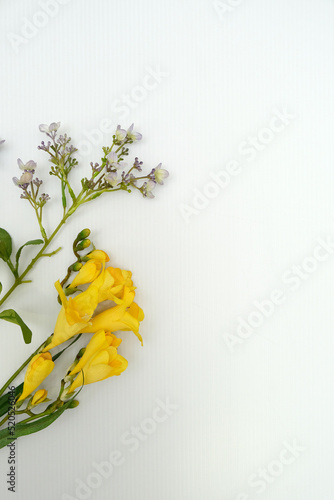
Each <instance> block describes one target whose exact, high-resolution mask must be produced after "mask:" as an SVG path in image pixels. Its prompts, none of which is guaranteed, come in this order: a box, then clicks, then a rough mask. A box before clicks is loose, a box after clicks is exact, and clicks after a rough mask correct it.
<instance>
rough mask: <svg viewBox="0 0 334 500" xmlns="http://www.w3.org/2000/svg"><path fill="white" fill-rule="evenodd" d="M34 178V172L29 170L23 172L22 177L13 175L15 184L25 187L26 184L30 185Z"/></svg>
mask: <svg viewBox="0 0 334 500" xmlns="http://www.w3.org/2000/svg"><path fill="white" fill-rule="evenodd" d="M32 179H33V174H32V173H31V172H28V171H27V172H23V174H22V175H21V177H20V178H19V179H18V178H17V177H13V182H14V184H15V186H20V187H24V186H28V184H30V182H31V181H32Z"/></svg>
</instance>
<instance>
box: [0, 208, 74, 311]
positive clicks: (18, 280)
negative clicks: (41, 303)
mask: <svg viewBox="0 0 334 500" xmlns="http://www.w3.org/2000/svg"><path fill="white" fill-rule="evenodd" d="M77 208H78V204H73V205H72V207H71V208H70V209H69V210H68V212H67V213H66V214H65V215H64V217H63V218H62V219H61V221H60V222H59V224H58V226H57V227H56V229H55V230H54V231H53V233H52V234H51V236H50V237H49V238H47V239H46V240H45V242H44V245H43V246H42V248H41V249H40V251H39V252H38V253H37V254H36V255H35V257H34V258H33V259H32V261H31V262H30V264H29V265H28V266H27V267H26V268H25V270H24V271H23V272H22V273H21V274H20V275H19V276H18V277H17V278H16V279H15V281H14V283H13V285H12V286H11V287H10V289H9V290H8V292H7V293H6V294H5V295H4V296H3V297H2V299H1V300H0V306H1V305H2V304H3V303H4V302H5V301H6V300H7V299H8V297H9V296H10V295H11V294H12V293H13V292H14V290H15V289H16V288H17V287H18V286H19V285H21V284H22V282H23V279H24V278H25V276H26V275H27V274H28V273H29V271H30V270H31V269H32V268H33V267H34V265H35V264H36V262H37V261H38V260H39V259H40V258H41V257H49V256H50V255H51V254H45V253H44V252H45V250H46V249H47V248H48V246H49V245H50V243H51V241H52V240H53V238H54V237H55V236H56V234H57V233H58V231H59V230H60V229H61V228H62V227H63V225H64V224H65V222H66V221H67V219H68V218H69V217H70V216H71V215H72V214H73V213H74V212H75V210H76V209H77ZM52 253H53V252H52Z"/></svg>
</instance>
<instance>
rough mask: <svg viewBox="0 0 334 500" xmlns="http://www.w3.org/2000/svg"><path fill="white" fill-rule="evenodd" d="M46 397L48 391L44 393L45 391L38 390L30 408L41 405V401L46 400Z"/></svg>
mask: <svg viewBox="0 0 334 500" xmlns="http://www.w3.org/2000/svg"><path fill="white" fill-rule="evenodd" d="M47 395H48V391H46V390H45V389H39V390H38V391H36V392H35V394H34V395H33V397H32V400H31V406H37V405H39V404H41V403H43V401H45V400H46V397H47Z"/></svg>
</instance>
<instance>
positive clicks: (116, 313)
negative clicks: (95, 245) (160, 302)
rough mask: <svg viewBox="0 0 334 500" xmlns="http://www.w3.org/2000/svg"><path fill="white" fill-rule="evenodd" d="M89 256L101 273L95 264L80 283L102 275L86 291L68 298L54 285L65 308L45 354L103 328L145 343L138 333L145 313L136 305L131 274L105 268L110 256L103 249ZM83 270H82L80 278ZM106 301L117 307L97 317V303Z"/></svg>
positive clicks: (59, 286) (60, 288)
mask: <svg viewBox="0 0 334 500" xmlns="http://www.w3.org/2000/svg"><path fill="white" fill-rule="evenodd" d="M89 255H90V256H91V257H92V259H91V260H92V261H93V260H96V261H98V262H99V263H100V264H101V267H102V270H101V272H100V271H97V269H98V266H97V264H96V262H95V263H93V264H94V268H87V273H86V271H85V273H84V274H82V275H81V278H79V281H78V282H80V283H83V281H84V280H86V279H91V278H92V276H95V275H96V273H97V272H99V275H98V276H97V278H95V279H94V280H93V282H92V283H91V284H90V285H89V286H88V288H87V290H85V291H84V292H81V293H79V294H78V295H76V296H75V297H69V298H67V297H66V295H65V293H64V291H63V289H62V287H61V285H60V283H59V281H57V282H56V283H55V287H56V289H57V291H58V293H59V296H60V299H61V302H62V308H61V310H60V312H59V315H58V318H57V321H56V325H55V328H54V334H53V336H52V341H51V343H50V344H49V345H47V346H46V347H45V349H44V352H46V351H49V350H50V349H52V348H53V347H56V346H58V345H59V344H62V343H63V342H66V341H67V340H69V339H70V338H71V337H73V336H74V335H77V334H79V333H88V332H89V333H95V332H96V331H97V330H100V329H103V330H105V331H111V332H115V331H117V330H132V331H133V332H134V333H135V334H136V335H137V337H138V338H139V340H140V341H141V342H142V338H141V336H140V335H139V333H138V330H139V322H140V321H142V320H143V319H144V313H143V311H142V310H141V309H140V308H139V307H138V306H137V304H135V303H133V300H134V297H135V287H134V286H132V285H133V283H132V279H131V276H132V273H131V272H130V271H125V270H121V269H118V268H112V267H110V268H109V267H108V268H107V269H105V268H104V265H105V260H106V259H107V258H108V259H109V257H108V256H107V254H105V253H104V252H103V251H102V250H94V251H93V252H91V254H89ZM89 262H90V261H88V262H87V264H89ZM84 267H85V266H83V267H82V268H81V270H80V271H79V273H78V276H77V277H79V275H80V272H81V271H82V269H84ZM72 285H73V283H72V284H71V286H72ZM106 300H109V301H113V302H115V303H116V304H117V305H116V306H114V307H111V308H109V309H108V310H107V311H104V312H103V313H100V314H96V312H97V311H96V308H97V306H98V304H100V303H101V302H104V301H106ZM94 314H95V316H94ZM101 321H102V323H100V322H101Z"/></svg>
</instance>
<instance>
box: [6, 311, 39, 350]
mask: <svg viewBox="0 0 334 500" xmlns="http://www.w3.org/2000/svg"><path fill="white" fill-rule="evenodd" d="M0 319H4V320H5V321H9V322H10V323H14V324H15V325H19V327H20V328H21V330H22V335H23V338H24V342H25V343H26V344H30V342H31V336H32V332H31V330H30V328H29V327H28V326H27V325H26V324H25V322H24V321H23V319H22V318H21V316H19V315H18V314H17V312H16V311H14V309H6V310H5V311H2V312H0Z"/></svg>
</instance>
